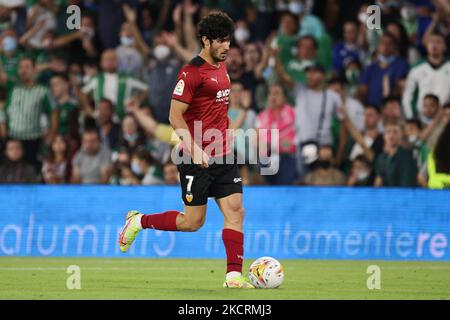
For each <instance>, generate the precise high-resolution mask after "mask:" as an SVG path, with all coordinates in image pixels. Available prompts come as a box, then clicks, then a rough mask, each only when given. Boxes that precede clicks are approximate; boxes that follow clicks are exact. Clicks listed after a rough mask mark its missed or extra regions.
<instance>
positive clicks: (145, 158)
mask: <svg viewBox="0 0 450 320" xmlns="http://www.w3.org/2000/svg"><path fill="white" fill-rule="evenodd" d="M131 170H132V171H133V173H134V174H136V175H138V176H140V177H142V180H141V184H142V185H161V184H164V175H163V172H162V170H161V168H160V167H159V166H158V164H157V163H156V161H155V159H153V157H152V156H151V154H150V152H148V151H147V150H145V149H143V148H141V149H139V150H137V151H136V152H135V153H134V154H133V158H132V161H131Z"/></svg>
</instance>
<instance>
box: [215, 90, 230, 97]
mask: <svg viewBox="0 0 450 320" xmlns="http://www.w3.org/2000/svg"><path fill="white" fill-rule="evenodd" d="M230 91H231V90H230V89H225V90H219V91H217V94H216V98H217V99H221V98H225V97H228V96H229V95H230Z"/></svg>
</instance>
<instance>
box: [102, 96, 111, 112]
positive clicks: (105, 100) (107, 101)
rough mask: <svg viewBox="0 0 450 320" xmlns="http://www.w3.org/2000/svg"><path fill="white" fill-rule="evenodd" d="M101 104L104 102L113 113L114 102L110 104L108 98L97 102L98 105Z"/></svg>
mask: <svg viewBox="0 0 450 320" xmlns="http://www.w3.org/2000/svg"><path fill="white" fill-rule="evenodd" d="M102 102H106V103H107V104H108V105H109V107H110V108H111V111H114V102H112V101H111V100H110V99H108V98H101V99H100V101H99V104H100V103H102Z"/></svg>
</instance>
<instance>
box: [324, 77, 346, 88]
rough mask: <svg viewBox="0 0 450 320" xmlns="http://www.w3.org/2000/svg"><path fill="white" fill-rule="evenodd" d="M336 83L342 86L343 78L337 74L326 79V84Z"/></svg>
mask: <svg viewBox="0 0 450 320" xmlns="http://www.w3.org/2000/svg"><path fill="white" fill-rule="evenodd" d="M333 84H338V85H340V86H344V80H342V78H341V77H339V76H333V77H331V78H330V79H329V80H328V85H333Z"/></svg>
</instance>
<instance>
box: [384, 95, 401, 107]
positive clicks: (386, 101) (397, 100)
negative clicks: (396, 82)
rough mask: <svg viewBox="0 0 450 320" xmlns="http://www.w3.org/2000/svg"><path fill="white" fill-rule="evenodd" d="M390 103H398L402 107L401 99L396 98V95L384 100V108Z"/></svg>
mask: <svg viewBox="0 0 450 320" xmlns="http://www.w3.org/2000/svg"><path fill="white" fill-rule="evenodd" d="M389 102H397V103H398V104H399V105H400V106H401V101H400V98H399V97H397V96H394V95H390V96H387V97H385V98H383V100H382V102H381V105H382V106H383V108H384V107H385V106H386V105H387V104H388V103H389Z"/></svg>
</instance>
